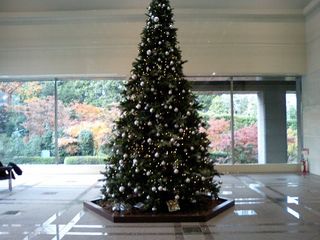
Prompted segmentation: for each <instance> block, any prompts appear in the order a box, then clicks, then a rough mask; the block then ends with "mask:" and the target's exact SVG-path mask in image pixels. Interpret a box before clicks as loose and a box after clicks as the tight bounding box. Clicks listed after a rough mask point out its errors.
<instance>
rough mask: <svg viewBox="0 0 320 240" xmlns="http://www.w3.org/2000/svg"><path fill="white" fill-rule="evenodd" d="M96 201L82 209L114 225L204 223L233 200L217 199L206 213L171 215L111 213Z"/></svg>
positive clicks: (175, 213) (85, 204) (90, 202)
mask: <svg viewBox="0 0 320 240" xmlns="http://www.w3.org/2000/svg"><path fill="white" fill-rule="evenodd" d="M99 201H100V200H99V199H98V200H94V201H86V202H84V207H85V208H86V209H89V210H91V211H93V212H94V213H96V214H98V215H100V216H101V217H103V218H106V219H108V220H110V221H112V222H115V223H139V222H141V223H143V222H206V221H208V220H210V219H211V218H213V217H215V216H217V215H218V214H219V213H221V212H223V211H225V210H227V209H229V208H231V207H233V206H234V200H232V199H225V198H219V199H218V200H216V201H213V202H212V206H210V208H209V209H208V210H206V211H198V212H195V211H193V212H180V211H179V212H172V213H138V214H130V213H129V214H124V213H119V212H112V211H110V210H108V209H105V208H102V207H101V206H100V205H99V204H98V203H99Z"/></svg>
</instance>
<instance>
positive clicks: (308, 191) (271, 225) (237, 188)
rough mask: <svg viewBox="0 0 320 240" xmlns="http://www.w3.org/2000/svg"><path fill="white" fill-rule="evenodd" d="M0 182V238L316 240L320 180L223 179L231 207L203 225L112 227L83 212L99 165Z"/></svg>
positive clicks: (34, 171) (35, 169) (45, 169)
mask: <svg viewBox="0 0 320 240" xmlns="http://www.w3.org/2000/svg"><path fill="white" fill-rule="evenodd" d="M22 168H23V170H24V173H23V175H22V176H20V177H19V176H18V177H17V179H16V180H15V182H14V185H13V191H12V192H9V191H8V189H7V182H6V181H0V239H1V240H9V239H10V240H29V239H35V240H60V239H62V240H71V239H72V240H87V239H90V240H91V239H92V240H100V239H112V240H131V239H136V240H143V239H155V240H161V239H163V240H171V239H172V240H196V239H197V240H198V239H199V240H202V239H203V240H220V239H221V240H229V239H230V240H231V239H234V240H242V239H245V240H264V239H266V240H273V239H281V240H282V239H290V240H292V239H303V240H320V176H314V175H307V176H305V177H303V176H300V175H297V174H250V175H247V174H241V175H224V176H222V181H223V187H222V189H221V194H220V196H222V197H227V198H233V199H235V203H236V204H235V206H234V207H233V208H231V209H229V210H227V211H226V212H224V213H222V214H220V215H219V216H217V217H215V218H213V219H211V220H210V221H208V222H205V223H197V222H194V223H141V224H137V223H131V224H119V223H117V224H115V223H112V222H109V221H108V220H105V219H102V218H101V217H99V216H98V215H96V214H94V213H92V212H89V211H86V210H84V209H83V205H82V203H83V201H84V200H90V199H94V198H96V197H98V196H99V195H100V192H99V189H100V184H101V183H100V182H98V179H99V178H101V175H100V174H99V171H100V170H102V169H101V166H50V167H49V166H22Z"/></svg>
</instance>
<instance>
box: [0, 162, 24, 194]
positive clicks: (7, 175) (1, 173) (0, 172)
mask: <svg viewBox="0 0 320 240" xmlns="http://www.w3.org/2000/svg"><path fill="white" fill-rule="evenodd" d="M13 172H15V173H16V174H18V175H21V174H22V170H21V169H20V168H19V166H18V165H17V164H15V163H12V162H9V164H8V166H4V165H3V164H2V163H1V162H0V180H8V181H9V191H10V192H11V191H12V179H15V176H14V173H13Z"/></svg>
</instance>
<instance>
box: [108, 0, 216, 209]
mask: <svg viewBox="0 0 320 240" xmlns="http://www.w3.org/2000/svg"><path fill="white" fill-rule="evenodd" d="M183 63H184V61H183V60H182V59H181V51H180V48H179V46H178V41H177V29H176V28H175V27H174V17H173V13H172V8H171V6H170V3H169V0H152V2H151V3H150V6H149V7H148V9H147V19H146V25H145V27H144V29H143V32H142V34H141V43H140V45H139V54H138V57H137V58H136V59H135V61H134V62H133V68H132V71H131V75H130V78H129V80H128V82H127V83H126V84H125V90H124V91H123V97H124V100H123V101H122V102H121V103H120V108H121V111H122V114H121V116H120V118H119V120H117V121H116V123H115V127H114V130H113V137H112V140H111V143H110V147H111V148H112V153H111V155H110V157H109V159H108V160H107V164H106V170H105V172H104V173H103V174H104V176H105V182H104V185H103V188H102V193H103V197H104V201H106V202H109V203H110V204H111V205H112V206H113V210H114V211H116V210H117V211H118V210H124V209H127V208H130V206H132V207H134V206H136V207H137V206H138V207H139V208H141V209H143V210H146V211H148V210H149V211H159V212H163V211H168V208H167V206H169V203H170V201H171V204H173V205H174V206H175V207H174V209H171V210H172V211H174V210H179V208H180V209H181V210H186V208H189V207H190V206H192V207H193V208H197V206H199V204H198V203H199V202H200V201H201V197H203V196H206V197H208V196H211V197H212V198H217V197H218V192H219V188H220V185H219V183H218V182H217V181H216V179H215V178H214V177H215V176H216V175H218V173H217V171H216V170H215V169H214V165H213V162H212V161H211V159H210V158H209V153H208V145H209V141H208V139H207V135H206V134H205V133H204V132H203V131H201V129H202V127H203V126H204V123H203V122H202V119H201V118H200V116H199V114H198V110H199V109H200V105H199V103H198V102H197V101H196V99H195V96H194V94H193V93H192V92H191V89H190V84H189V83H188V82H187V80H186V79H185V77H184V75H183V71H182V66H183ZM169 211H170V207H169Z"/></svg>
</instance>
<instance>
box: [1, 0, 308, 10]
mask: <svg viewBox="0 0 320 240" xmlns="http://www.w3.org/2000/svg"><path fill="white" fill-rule="evenodd" d="M311 1H312V0H171V5H172V6H173V7H174V8H177V9H253V10H254V9H294V10H299V9H301V10H302V9H303V8H304V7H305V6H306V5H307V4H308V3H309V2H311ZM149 2H150V1H149V0H0V12H42V11H77V10H102V9H145V8H146V6H147V5H148V3H149Z"/></svg>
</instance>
